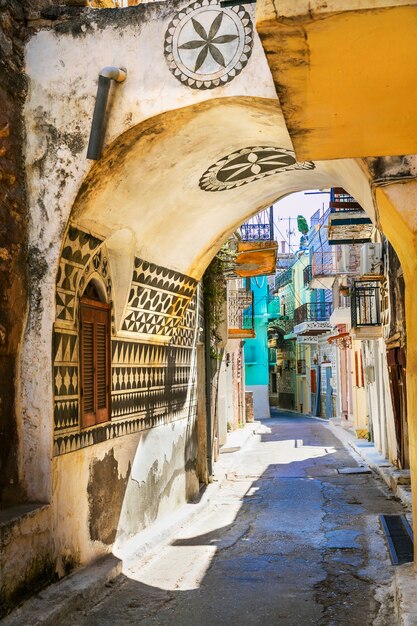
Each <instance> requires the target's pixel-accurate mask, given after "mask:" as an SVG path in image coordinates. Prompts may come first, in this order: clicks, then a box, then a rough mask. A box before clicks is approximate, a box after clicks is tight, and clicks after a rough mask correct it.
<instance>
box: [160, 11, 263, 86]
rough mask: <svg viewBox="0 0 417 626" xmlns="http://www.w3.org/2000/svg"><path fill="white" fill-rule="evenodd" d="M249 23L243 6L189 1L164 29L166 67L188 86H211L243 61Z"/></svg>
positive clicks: (248, 53) (232, 73)
mask: <svg viewBox="0 0 417 626" xmlns="http://www.w3.org/2000/svg"><path fill="white" fill-rule="evenodd" d="M252 46H253V26H252V22H251V19H250V16H249V13H248V12H247V11H246V10H245V8H244V7H243V6H236V7H232V8H224V9H223V8H221V7H220V5H219V4H218V0H202V1H201V2H200V1H199V2H193V3H192V4H190V5H188V6H187V7H186V8H185V9H182V10H181V11H179V12H178V13H177V14H176V15H175V17H174V18H173V20H172V21H171V23H170V24H169V26H168V29H167V31H166V33H165V44H164V52H165V58H166V61H167V63H168V67H169V69H170V70H171V72H172V73H173V75H174V76H175V78H177V79H178V80H179V81H181V82H182V83H183V84H184V85H187V86H188V87H191V88H192V89H215V88H216V87H221V86H222V85H225V84H226V83H228V82H230V81H231V80H233V78H234V77H235V76H237V75H238V74H240V72H241V71H242V70H243V68H244V67H245V65H246V64H247V62H248V60H249V58H250V56H251V53H252Z"/></svg>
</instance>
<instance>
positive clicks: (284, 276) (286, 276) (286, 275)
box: [275, 267, 292, 289]
mask: <svg viewBox="0 0 417 626" xmlns="http://www.w3.org/2000/svg"><path fill="white" fill-rule="evenodd" d="M291 282H292V267H289V268H288V269H287V270H285V271H284V272H281V273H280V274H277V275H276V276H275V289H280V288H281V287H285V285H289V283H291Z"/></svg>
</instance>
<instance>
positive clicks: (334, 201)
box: [329, 187, 363, 213]
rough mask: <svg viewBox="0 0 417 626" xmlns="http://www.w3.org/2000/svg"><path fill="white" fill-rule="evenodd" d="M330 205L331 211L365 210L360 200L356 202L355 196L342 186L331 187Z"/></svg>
mask: <svg viewBox="0 0 417 626" xmlns="http://www.w3.org/2000/svg"><path fill="white" fill-rule="evenodd" d="M329 207H330V212H331V213H339V212H346V213H349V211H355V212H356V211H361V210H363V209H362V207H361V205H360V204H359V202H356V200H355V198H353V196H351V195H350V194H348V192H347V191H345V190H344V189H342V187H333V188H332V189H331V191H330V202H329Z"/></svg>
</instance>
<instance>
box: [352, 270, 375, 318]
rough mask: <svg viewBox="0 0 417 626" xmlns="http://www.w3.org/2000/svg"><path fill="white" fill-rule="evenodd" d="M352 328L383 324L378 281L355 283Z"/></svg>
mask: <svg viewBox="0 0 417 626" xmlns="http://www.w3.org/2000/svg"><path fill="white" fill-rule="evenodd" d="M351 313H352V327H353V328H357V327H361V326H379V325H380V324H381V289H380V285H379V283H378V282H376V281H366V282H363V281H355V283H354V286H353V289H352V305H351Z"/></svg>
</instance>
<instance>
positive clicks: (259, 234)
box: [240, 224, 274, 241]
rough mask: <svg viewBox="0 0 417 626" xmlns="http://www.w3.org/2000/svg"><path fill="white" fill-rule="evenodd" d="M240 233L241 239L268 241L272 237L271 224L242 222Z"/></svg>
mask: <svg viewBox="0 0 417 626" xmlns="http://www.w3.org/2000/svg"><path fill="white" fill-rule="evenodd" d="M240 234H241V237H242V241H268V240H272V239H273V238H274V237H273V231H272V230H271V224H242V226H241V227H240Z"/></svg>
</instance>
